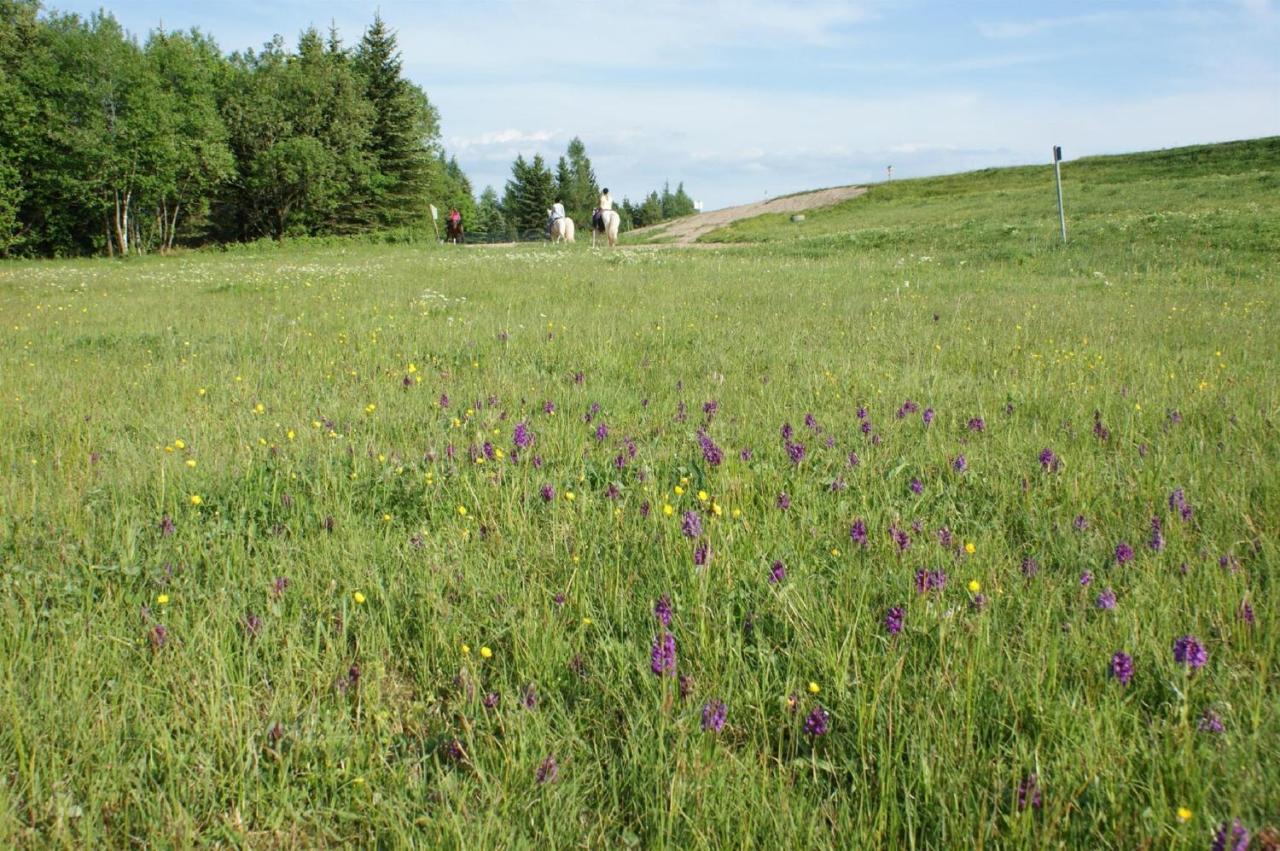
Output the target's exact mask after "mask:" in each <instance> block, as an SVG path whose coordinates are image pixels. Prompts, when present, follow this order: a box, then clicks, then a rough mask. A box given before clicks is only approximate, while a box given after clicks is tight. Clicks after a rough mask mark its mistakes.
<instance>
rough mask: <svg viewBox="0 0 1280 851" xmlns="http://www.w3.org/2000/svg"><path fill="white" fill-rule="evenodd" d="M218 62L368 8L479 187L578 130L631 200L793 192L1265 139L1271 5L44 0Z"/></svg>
mask: <svg viewBox="0 0 1280 851" xmlns="http://www.w3.org/2000/svg"><path fill="white" fill-rule="evenodd" d="M45 5H46V7H53V8H56V9H57V10H59V11H63V12H79V13H84V14H87V13H90V12H94V11H97V10H98V9H99V8H100V7H104V8H105V9H106V10H107V11H109V12H110V13H111V14H113V15H115V17H116V18H117V19H118V20H119V21H120V22H121V23H122V24H123V25H124V26H125V27H126V28H127V29H128V30H130V31H131V32H132V33H134V34H135V35H138V36H139V37H140V38H141V37H145V35H146V33H147V32H149V31H150V30H152V29H154V28H155V27H157V26H161V25H163V27H164V28H165V29H168V30H178V29H188V28H191V27H198V28H199V29H201V30H203V31H205V32H206V33H209V34H211V35H212V36H213V37H214V38H215V39H216V40H217V42H218V44H219V46H220V47H221V48H222V49H223V50H224V51H226V52H231V51H233V50H241V49H244V48H249V47H253V48H257V47H259V46H261V45H262V44H263V43H264V42H266V41H267V40H269V39H270V38H271V37H272V35H274V34H276V33H279V34H281V35H283V36H284V37H285V39H286V41H287V42H289V43H290V44H294V43H296V40H297V35H298V33H299V32H301V31H302V30H303V29H305V28H306V27H308V26H310V25H315V26H317V27H319V28H321V29H322V30H327V29H328V28H329V26H330V25H331V24H332V25H336V27H337V29H338V31H339V34H340V35H341V37H342V39H343V41H344V42H345V43H347V44H351V45H354V44H355V43H356V42H357V41H359V38H360V35H361V34H362V32H363V31H364V29H365V28H366V27H367V26H368V24H369V22H370V21H372V20H373V17H374V15H375V13H380V14H381V15H382V18H383V20H384V21H385V22H386V23H387V24H388V25H389V26H390V27H391V28H392V29H394V30H395V31H396V33H397V35H398V39H399V45H400V48H401V51H402V54H403V60H404V71H405V75H406V76H407V77H409V78H410V79H411V80H413V81H414V82H416V83H418V84H419V85H420V86H422V88H423V89H424V90H425V91H426V92H427V96H428V97H429V98H430V100H431V101H432V103H434V104H435V106H436V107H437V109H438V110H439V112H440V116H441V130H442V137H443V138H442V141H443V143H444V145H445V147H446V149H447V150H448V151H449V153H451V154H453V155H455V156H457V158H458V162H459V163H460V164H461V165H462V167H463V169H464V170H465V171H466V173H467V175H468V176H469V177H470V178H471V180H472V183H473V184H474V185H475V189H476V193H477V194H479V192H480V191H481V190H482V189H483V188H484V187H485V186H486V185H492V186H494V187H495V188H496V189H497V190H498V192H499V193H501V191H502V187H503V185H504V183H505V182H506V180H507V179H508V178H509V177H510V173H511V162H512V160H514V159H515V157H516V155H517V154H523V155H525V156H526V157H531V156H532V155H533V154H535V153H541V154H542V155H543V156H544V158H546V159H547V160H548V161H549V162H550V163H551V164H554V162H555V160H556V159H557V158H558V157H559V156H561V155H562V154H563V153H564V150H565V147H566V145H567V144H568V142H569V140H570V139H572V138H573V137H575V136H577V137H579V138H581V139H582V141H583V142H584V144H585V145H586V148H587V154H588V156H590V157H591V160H592V163H593V165H594V166H595V170H596V174H597V176H598V178H599V179H600V181H601V182H602V184H604V185H605V186H608V187H609V188H610V189H611V190H612V194H613V195H614V196H615V197H616V198H622V197H630V198H631V199H633V200H636V199H638V198H640V197H643V196H644V195H646V194H647V193H648V192H649V191H651V190H654V189H659V190H660V189H661V188H662V185H663V183H664V182H669V183H670V185H671V188H672V189H673V190H674V189H675V187H676V184H677V183H680V182H683V183H684V185H685V188H686V190H687V191H688V192H689V194H690V195H691V196H692V197H693V198H695V199H697V200H699V201H701V202H703V204H704V208H705V209H707V210H712V209H717V208H719V207H724V206H729V205H732V204H740V203H746V202H750V201H756V200H760V199H762V198H765V197H773V196H777V195H784V194H788V193H791V192H797V191H801V190H805V189H816V188H821V187H827V186H839V185H845V184H852V183H866V182H870V181H880V180H884V179H885V177H886V166H889V165H892V166H893V177H894V178H899V177H914V176H922V175H930V174H945V173H951V172H956V171H965V170H969V169H974V168H984V167H988V166H1001V165H1015V164H1026V163H1037V162H1045V163H1048V162H1049V161H1050V156H1051V154H1050V152H1051V149H1052V146H1053V145H1055V144H1057V145H1061V146H1062V147H1063V155H1064V157H1065V159H1066V161H1067V162H1066V164H1065V165H1064V168H1068V167H1069V161H1070V160H1071V159H1073V158H1075V157H1080V156H1086V155H1091V154H1105V153H1123V152H1127V151H1139V150H1150V149H1155V148H1165V147H1173V146H1177V145H1186V144H1195V143H1201V142H1215V141H1226V140H1231V139H1244V138H1253V137H1258V136H1270V135H1278V134H1280V0H1147V2H1138V0H1111V2H1101V1H1100V0H1059V2H1056V3H1047V2H1032V1H1031V0H950V1H949V2H948V0H844V2H837V0H732V2H730V0H687V2H673V1H672V0H644V2H629V1H628V0H613V2H607V3H606V2H595V0H577V2H572V3H568V2H550V0H548V2H542V3H533V2H521V0H505V2H499V0H456V2H450V3H442V2H437V0H377V2H363V0H361V2H330V0H308V2H301V0H222V1H221V2H207V0H204V1H203V2H196V0H165V1H164V2H159V0H45Z"/></svg>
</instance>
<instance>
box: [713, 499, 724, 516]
mask: <svg viewBox="0 0 1280 851" xmlns="http://www.w3.org/2000/svg"><path fill="white" fill-rule="evenodd" d="M711 513H712V514H714V515H715V516H716V517H719V516H720V515H721V514H722V513H723V511H722V510H721V508H720V505H719V503H715V502H713V503H711Z"/></svg>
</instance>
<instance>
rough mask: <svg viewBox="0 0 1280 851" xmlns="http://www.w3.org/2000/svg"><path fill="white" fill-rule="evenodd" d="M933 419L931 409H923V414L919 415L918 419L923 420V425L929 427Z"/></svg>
mask: <svg viewBox="0 0 1280 851" xmlns="http://www.w3.org/2000/svg"><path fill="white" fill-rule="evenodd" d="M933 417H934V414H933V408H925V409H924V413H923V414H921V415H920V419H922V420H924V424H925V425H931V424H932V423H933Z"/></svg>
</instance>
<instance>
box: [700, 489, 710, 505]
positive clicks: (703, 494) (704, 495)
mask: <svg viewBox="0 0 1280 851" xmlns="http://www.w3.org/2000/svg"><path fill="white" fill-rule="evenodd" d="M710 498H711V496H710V495H709V494H708V493H707V492H706V491H698V502H706V501H707V500H708V499H710Z"/></svg>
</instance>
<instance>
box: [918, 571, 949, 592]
mask: <svg viewBox="0 0 1280 851" xmlns="http://www.w3.org/2000/svg"><path fill="white" fill-rule="evenodd" d="M946 587H947V574H946V571H943V570H924V569H923V568H922V569H920V570H917V571H916V592H917V593H919V594H925V593H928V592H929V591H941V590H942V589H943V588H946Z"/></svg>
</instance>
